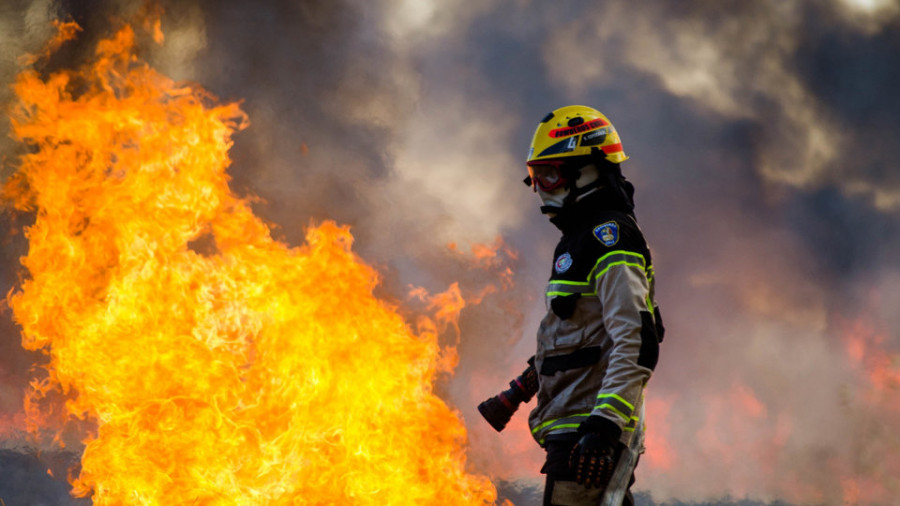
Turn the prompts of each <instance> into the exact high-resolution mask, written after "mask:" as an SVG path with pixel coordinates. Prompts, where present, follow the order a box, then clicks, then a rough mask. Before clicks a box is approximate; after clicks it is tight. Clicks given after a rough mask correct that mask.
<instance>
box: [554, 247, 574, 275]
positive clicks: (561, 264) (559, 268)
mask: <svg viewBox="0 0 900 506" xmlns="http://www.w3.org/2000/svg"><path fill="white" fill-rule="evenodd" d="M569 267H572V255H570V254H569V252H568V251H567V252H565V253H563V254H562V255H560V256H559V258H557V259H556V263H555V264H554V265H553V270H555V271H556V273H557V274H562V273H564V272H566V271H567V270H569Z"/></svg>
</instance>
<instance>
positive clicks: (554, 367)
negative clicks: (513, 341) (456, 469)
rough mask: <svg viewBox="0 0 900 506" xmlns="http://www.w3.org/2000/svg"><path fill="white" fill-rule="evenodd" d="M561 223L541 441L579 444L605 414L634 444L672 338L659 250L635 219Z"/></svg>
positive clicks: (539, 360)
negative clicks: (658, 295) (580, 434)
mask: <svg viewBox="0 0 900 506" xmlns="http://www.w3.org/2000/svg"><path fill="white" fill-rule="evenodd" d="M556 224H557V226H558V227H559V228H560V229H561V230H562V231H563V236H562V238H561V240H560V241H559V244H558V245H557V246H556V251H555V254H554V262H553V269H552V271H551V275H550V281H549V285H548V287H547V292H546V304H547V309H548V310H547V314H546V316H545V317H544V319H543V320H542V322H541V325H540V327H539V329H538V335H537V353H536V355H535V367H536V368H537V370H538V372H539V374H540V376H539V378H540V386H539V389H538V393H537V406H536V407H535V409H534V410H533V411H532V412H531V415H530V417H529V425H530V426H531V431H532V435H533V436H534V438H535V439H536V440H537V441H538V443H539V444H541V445H542V446H544V444H545V442H546V441H547V440H548V438H550V439H551V440H553V439H554V438H557V437H561V438H571V437H572V436H573V434H574V433H575V432H576V430H577V428H578V425H579V424H580V423H581V422H582V421H584V420H585V419H586V418H587V417H588V416H590V415H599V416H602V417H604V418H607V419H609V420H611V421H612V422H614V423H615V424H616V425H618V426H619V428H621V429H622V436H621V439H620V441H621V442H622V443H624V444H625V445H628V444H629V443H630V440H631V437H632V434H633V433H634V430H635V426H636V424H637V423H638V420H639V413H641V408H642V403H643V390H644V386H645V385H646V383H647V380H648V379H649V378H650V375H651V374H652V371H653V368H654V367H655V366H656V362H657V359H658V356H659V343H660V342H661V341H662V334H663V327H662V320H661V317H660V315H659V309H658V307H657V305H656V303H655V301H654V279H653V264H652V262H651V258H650V251H649V249H648V247H647V243H646V241H645V240H644V236H643V234H642V233H641V230H640V229H639V228H638V225H637V222H636V220H635V218H634V216H633V214H631V213H629V212H623V211H621V210H613V209H602V208H596V207H594V208H592V209H591V211H590V212H581V213H579V215H578V217H577V218H569V219H568V220H567V221H566V222H565V224H564V226H560V224H559V223H556Z"/></svg>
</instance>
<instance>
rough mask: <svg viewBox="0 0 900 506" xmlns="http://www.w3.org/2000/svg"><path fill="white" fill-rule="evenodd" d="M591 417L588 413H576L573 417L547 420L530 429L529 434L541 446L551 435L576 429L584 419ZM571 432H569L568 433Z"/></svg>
mask: <svg viewBox="0 0 900 506" xmlns="http://www.w3.org/2000/svg"><path fill="white" fill-rule="evenodd" d="M589 416H591V414H590V413H577V414H574V415H569V416H564V417H562V418H557V419H555V420H548V421H546V422H544V423H542V424H540V425H538V426H537V427H535V428H533V429H531V434H532V435H533V436H534V437H535V438H536V439H537V440H538V444H541V445H543V444H544V439H545V438H546V437H547V436H548V435H549V434H550V433H551V432H556V431H561V430H565V429H577V428H578V426H579V425H581V422H583V421H584V419H585V418H587V417H589ZM570 432H571V431H570Z"/></svg>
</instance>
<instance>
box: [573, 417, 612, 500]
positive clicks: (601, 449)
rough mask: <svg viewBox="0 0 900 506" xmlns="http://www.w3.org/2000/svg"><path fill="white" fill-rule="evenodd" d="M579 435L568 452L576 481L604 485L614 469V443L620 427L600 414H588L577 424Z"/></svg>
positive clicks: (589, 484) (598, 486) (589, 485)
mask: <svg viewBox="0 0 900 506" xmlns="http://www.w3.org/2000/svg"><path fill="white" fill-rule="evenodd" d="M578 434H579V435H580V436H581V439H579V440H578V443H577V444H576V445H575V448H572V453H571V454H570V455H569V467H570V468H571V469H572V470H573V471H575V481H577V482H578V483H580V484H582V485H584V486H585V487H586V488H591V487H597V488H604V487H606V485H607V484H608V483H609V480H610V478H612V475H613V471H615V469H616V445H617V444H618V442H619V436H621V435H622V429H620V428H619V426H618V425H616V424H615V422H612V421H611V420H607V419H606V418H603V417H602V416H596V415H591V416H589V417H587V419H586V420H585V421H583V422H581V425H579V426H578Z"/></svg>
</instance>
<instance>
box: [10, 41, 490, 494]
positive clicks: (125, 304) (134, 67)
mask: <svg viewBox="0 0 900 506" xmlns="http://www.w3.org/2000/svg"><path fill="white" fill-rule="evenodd" d="M67 26H68V29H69V30H72V28H71V26H69V25H67ZM150 26H151V27H152V30H153V33H152V36H153V37H154V38H155V39H156V40H158V41H161V40H162V33H161V31H159V25H158V23H151V24H150ZM66 36H70V32H66ZM15 92H16V94H17V96H18V99H19V103H18V106H17V107H16V108H15V110H14V111H13V112H12V115H11V116H12V123H13V130H14V135H15V137H16V138H17V139H18V140H20V141H21V142H23V143H25V144H26V145H28V146H29V147H30V148H31V149H30V152H29V154H27V155H24V156H23V157H22V159H21V161H20V166H19V168H18V171H17V173H16V174H15V175H14V176H13V177H12V178H11V179H10V180H9V181H7V182H6V184H5V185H4V192H3V193H4V197H5V200H7V201H8V202H9V203H10V204H11V205H13V206H15V207H16V208H18V209H20V210H29V211H33V212H35V215H36V219H35V222H34V224H33V225H32V226H30V227H29V228H28V229H27V232H26V236H27V237H28V239H29V245H30V249H29V252H28V255H27V256H26V257H24V258H23V260H22V262H23V265H24V266H25V267H26V268H27V272H28V276H29V277H28V279H26V280H25V281H24V282H23V283H22V286H21V287H20V289H19V290H17V291H16V292H15V293H13V294H12V295H11V296H10V300H9V302H10V305H11V307H12V308H13V311H14V315H15V318H16V321H17V322H18V323H19V324H20V325H21V327H22V335H23V345H24V346H25V347H26V348H28V349H31V350H43V351H44V352H46V353H47V354H48V355H49V358H50V364H49V366H48V373H49V374H48V376H47V377H46V378H44V379H42V380H39V381H38V380H36V381H35V382H33V386H32V391H31V392H30V397H29V403H30V404H29V405H31V406H33V405H37V403H38V402H39V401H40V400H41V399H42V398H44V397H46V396H47V395H49V393H50V392H54V391H55V392H62V393H65V394H68V395H69V397H70V400H69V401H68V403H67V406H66V408H67V412H68V413H69V415H70V416H72V417H77V418H82V419H87V420H90V421H92V422H94V423H95V424H96V428H97V429H96V433H95V434H92V435H90V436H89V437H88V438H87V440H86V441H85V443H86V447H85V451H84V455H83V458H82V467H81V472H80V474H79V475H78V476H77V477H75V478H74V479H73V490H74V493H76V494H77V495H82V496H84V495H92V499H93V502H94V504H98V505H99V504H197V505H201V504H247V505H258V504H377V505H383V504H440V505H446V504H467V505H468V504H491V503H493V501H494V500H495V498H496V492H495V490H494V488H493V485H492V484H491V483H490V482H489V480H487V478H485V477H483V476H478V475H474V474H470V473H469V472H467V471H466V469H465V463H466V458H465V453H464V449H463V445H464V444H465V440H466V433H465V429H464V426H463V424H462V423H461V420H460V419H459V416H458V415H457V414H456V413H455V412H454V411H453V410H452V409H450V408H449V407H448V406H447V404H445V403H444V402H443V401H442V400H441V399H440V398H438V397H437V396H436V395H435V394H434V392H433V390H432V386H433V384H434V381H435V376H436V374H437V373H438V371H439V370H440V367H441V366H447V365H448V364H447V361H448V360H450V361H451V362H452V361H453V359H452V358H448V357H444V356H442V354H441V349H440V346H439V345H438V344H437V337H438V336H437V334H438V332H439V331H440V328H441V320H440V319H446V318H448V314H447V313H446V311H450V315H449V316H452V315H453V314H455V313H454V311H455V312H457V313H458V309H459V308H461V307H462V306H461V301H460V299H459V297H458V290H451V291H450V292H448V295H445V299H446V302H447V303H452V304H455V308H456V309H453V308H450V309H447V308H446V307H445V306H440V307H441V309H440V310H439V311H437V313H438V316H439V317H440V319H438V318H436V319H435V320H434V321H433V322H432V324H430V325H428V324H426V325H421V324H420V325H418V326H417V329H418V330H417V331H413V330H411V329H410V327H409V325H407V323H406V322H405V321H404V319H403V318H402V317H401V316H399V315H398V313H397V312H396V311H395V309H394V308H393V307H391V306H390V305H389V304H387V303H385V302H384V301H382V300H379V299H377V298H376V297H374V296H373V294H372V292H373V289H374V288H375V287H376V285H377V284H378V275H377V273H376V272H375V271H374V270H373V269H372V268H371V267H369V266H367V265H365V264H364V263H363V262H362V261H361V260H360V259H359V258H358V257H356V256H355V255H354V254H353V253H352V251H351V244H352V237H351V235H350V232H349V230H348V229H347V228H346V227H340V226H337V225H335V224H334V223H331V222H325V223H323V224H321V225H320V226H318V227H310V229H309V230H308V232H307V237H306V243H305V244H304V245H303V246H301V247H289V246H288V245H285V244H283V243H281V242H279V241H276V240H273V239H272V238H271V235H270V231H269V228H268V227H267V225H266V224H265V223H263V222H262V221H261V220H260V219H259V218H257V217H256V216H254V214H253V212H252V210H251V208H250V206H249V203H248V201H247V200H245V199H241V198H238V197H237V196H235V195H234V194H233V193H232V192H231V191H230V190H229V187H228V177H227V175H226V174H225V170H226V168H227V167H228V165H229V163H230V160H229V157H228V149H229V147H230V146H231V145H232V134H233V133H234V132H235V131H236V130H238V129H241V128H244V127H246V126H247V124H248V123H247V118H246V116H245V115H244V113H243V112H242V111H241V110H240V109H239V107H238V106H237V105H236V104H224V105H220V104H219V103H218V102H217V100H216V99H215V98H214V97H212V96H211V95H210V94H209V93H207V92H205V91H203V90H202V89H200V88H198V87H190V86H187V85H182V84H178V83H175V82H173V81H171V80H169V79H168V78H166V77H164V76H162V75H160V74H158V73H157V72H155V71H154V70H153V69H152V68H150V67H149V66H148V65H146V64H145V63H143V62H141V61H140V60H139V59H138V58H137V57H136V55H135V34H134V32H133V30H132V29H131V28H130V27H127V26H126V27H125V28H123V29H121V30H120V31H119V32H118V33H116V34H115V36H114V37H111V38H109V39H107V40H103V41H101V42H100V43H99V45H98V47H97V51H96V55H95V58H94V61H92V62H90V63H89V64H88V65H85V66H83V67H81V68H79V69H76V70H70V71H60V72H57V73H53V74H50V75H49V76H46V77H42V76H40V75H39V74H38V73H37V72H34V71H31V70H26V71H23V72H22V73H21V74H20V75H19V76H18V78H17V81H16V84H15ZM420 323H421V322H420ZM450 355H451V357H454V356H455V355H453V354H452V353H451V354H450ZM449 365H452V363H451V364H449ZM31 412H32V416H33V417H34V418H33V419H34V420H35V421H36V423H39V422H40V420H39V419H38V418H37V414H36V413H35V412H34V410H33V409H32V410H31Z"/></svg>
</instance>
